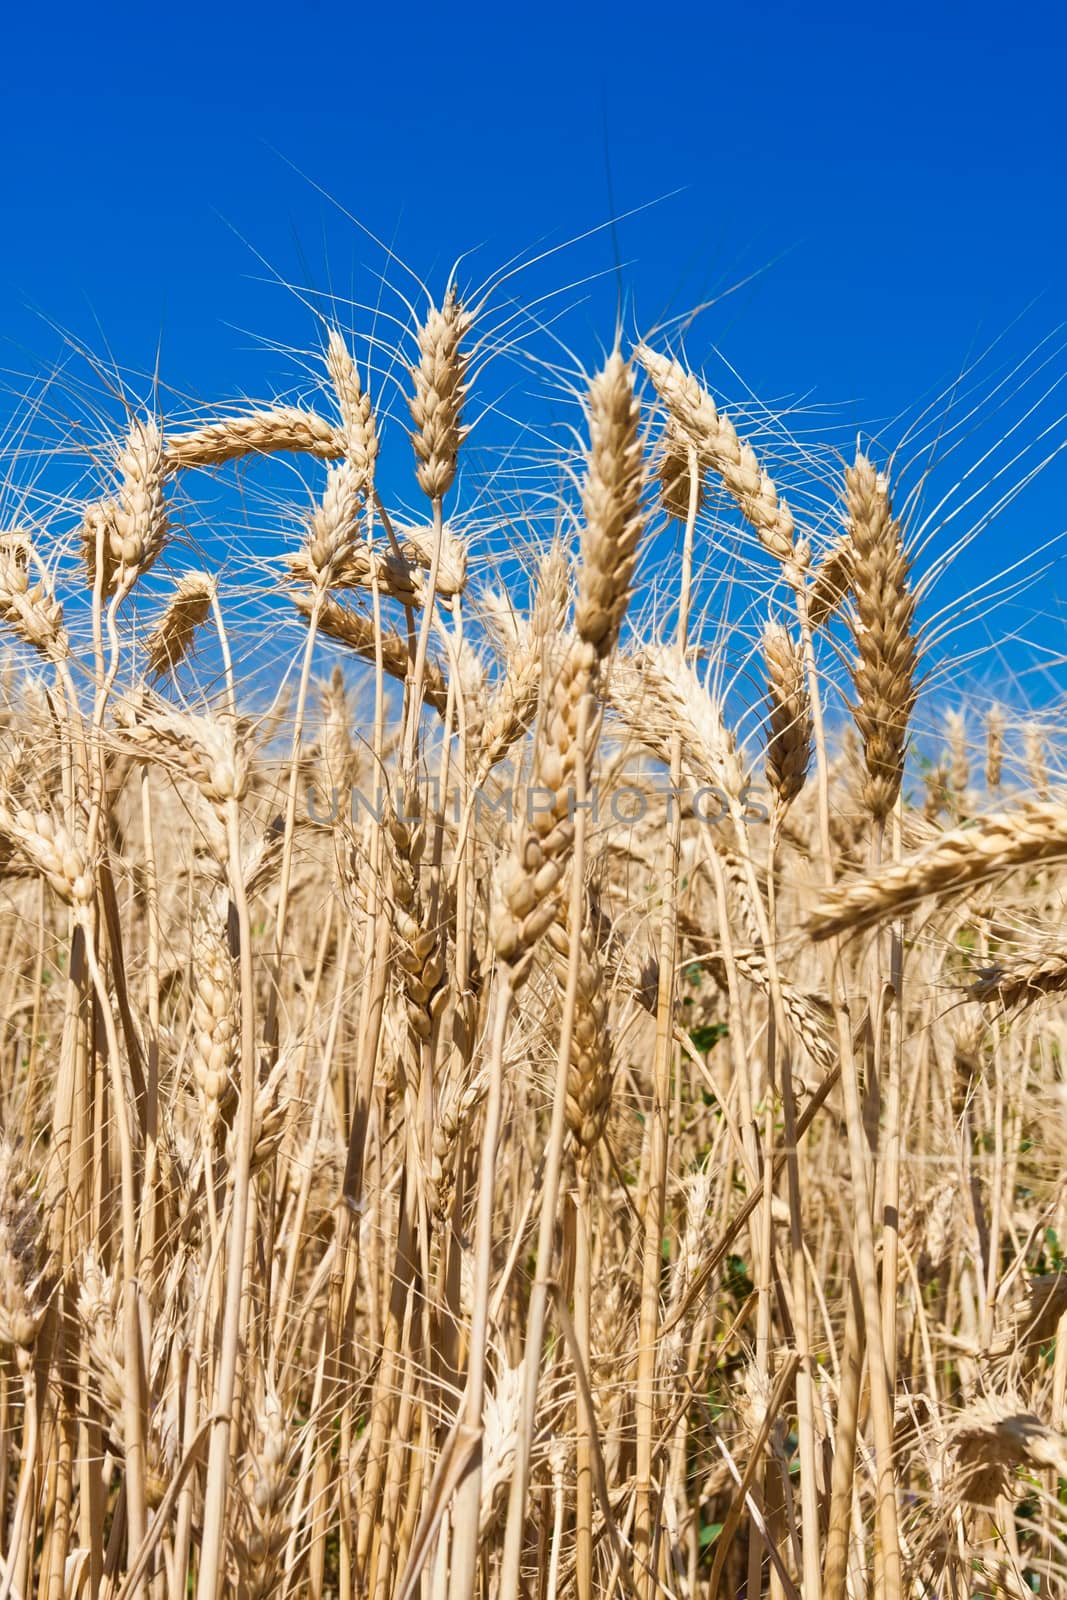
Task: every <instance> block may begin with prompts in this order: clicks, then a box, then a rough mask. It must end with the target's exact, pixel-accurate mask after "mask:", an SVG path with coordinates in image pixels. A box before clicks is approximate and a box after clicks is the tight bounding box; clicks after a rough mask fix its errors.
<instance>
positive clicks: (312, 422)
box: [163, 406, 346, 473]
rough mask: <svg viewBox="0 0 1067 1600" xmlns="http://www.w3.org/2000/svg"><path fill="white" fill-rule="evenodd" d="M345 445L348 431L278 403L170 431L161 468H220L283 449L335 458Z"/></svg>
mask: <svg viewBox="0 0 1067 1600" xmlns="http://www.w3.org/2000/svg"><path fill="white" fill-rule="evenodd" d="M345 446H346V439H345V437H344V435H343V434H341V433H340V432H339V431H338V430H337V429H336V428H335V427H333V426H332V424H331V423H329V422H326V421H325V420H324V418H322V417H317V416H316V415H315V413H314V412H312V411H301V410H299V409H298V408H297V407H295V406H274V407H272V408H271V409H269V410H266V411H252V412H249V413H248V415H247V416H243V417H223V418H221V419H220V420H219V421H218V422H205V423H204V425H203V426H202V427H200V428H192V429H190V430H189V432H187V433H176V434H172V435H171V436H170V438H168V439H167V441H166V444H165V446H164V449H163V469H164V471H165V472H167V473H171V472H178V471H183V470H184V471H188V470H191V469H193V468H196V467H221V466H224V465H225V463H226V462H227V461H237V460H239V459H240V458H241V457H242V456H270V455H278V454H282V453H292V454H294V455H311V456H318V457H320V458H321V459H323V460H326V461H335V460H336V459H337V458H338V457H339V456H343V455H344V454H345Z"/></svg>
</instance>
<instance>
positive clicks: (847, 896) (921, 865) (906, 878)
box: [807, 800, 1067, 939]
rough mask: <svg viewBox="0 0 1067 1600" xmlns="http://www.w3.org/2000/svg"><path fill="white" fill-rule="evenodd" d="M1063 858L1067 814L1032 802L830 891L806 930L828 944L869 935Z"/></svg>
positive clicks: (956, 830)
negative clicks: (902, 917) (931, 905)
mask: <svg viewBox="0 0 1067 1600" xmlns="http://www.w3.org/2000/svg"><path fill="white" fill-rule="evenodd" d="M1064 855H1067V807H1065V806H1062V805H1060V804H1058V803H1057V802H1055V801H1051V800H1031V801H1027V802H1026V803H1025V804H1024V805H1022V806H1020V807H1019V809H1018V810H1017V811H1008V812H1000V813H998V814H997V815H995V816H991V817H976V818H975V819H974V821H973V822H971V823H969V824H968V825H967V826H966V827H960V828H954V829H952V830H951V831H950V832H948V833H943V834H940V835H939V836H938V837H937V838H935V839H934V841H933V842H932V843H931V844H930V845H928V846H927V847H926V849H924V850H923V851H922V852H921V853H920V854H919V855H917V856H914V857H912V858H911V860H908V861H902V862H900V863H899V864H894V865H892V866H887V867H883V868H882V869H881V871H879V872H876V873H872V874H871V875H870V876H869V877H867V878H859V879H857V880H856V881H855V882H853V883H848V884H844V885H842V886H841V887H840V888H836V889H832V890H828V891H827V892H826V893H825V894H824V895H823V897H822V899H821V901H820V903H819V906H818V908H817V910H816V911H815V913H814V915H813V916H812V917H810V918H809V920H808V924H807V925H808V930H809V932H810V933H811V935H812V937H813V938H814V939H828V938H830V937H831V936H832V935H834V934H838V933H845V932H847V931H848V930H850V929H858V928H866V927H870V925H871V924H872V923H874V922H880V921H881V920H882V919H883V918H885V917H891V916H895V915H897V914H898V913H899V912H900V911H901V910H903V908H904V907H905V906H909V905H914V904H915V903H916V902H917V901H919V900H925V899H926V898H928V897H929V896H934V897H936V898H937V899H944V898H945V897H947V896H949V895H953V894H957V893H959V892H961V891H962V890H964V889H970V888H972V887H973V886H974V885H975V884H978V883H983V882H985V881H986V880H987V879H989V878H992V877H995V876H998V875H1000V874H1002V873H1005V872H1010V871H1011V870H1012V869H1013V868H1016V867H1026V866H1032V865H1035V864H1036V863H1037V862H1039V861H1055V860H1056V859H1058V858H1059V857H1062V856H1064Z"/></svg>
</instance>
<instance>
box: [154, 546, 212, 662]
mask: <svg viewBox="0 0 1067 1600" xmlns="http://www.w3.org/2000/svg"><path fill="white" fill-rule="evenodd" d="M214 597H215V580H214V578H212V577H209V576H208V574H207V573H206V572H186V573H183V574H182V576H181V577H180V578H179V579H178V581H177V583H176V584H175V585H174V591H173V593H172V594H171V597H170V599H169V601H168V602H167V606H166V610H165V611H164V612H163V614H162V616H161V617H160V618H159V620H158V622H157V623H156V624H155V626H154V627H153V629H152V631H151V633H150V634H149V635H148V637H147V639H146V640H145V670H146V671H147V672H148V673H150V674H151V675H152V676H153V677H161V676H163V675H164V674H165V673H170V672H174V671H175V670H176V669H177V667H178V665H179V664H180V662H181V661H183V660H184V658H185V656H186V655H187V654H188V652H189V650H190V649H191V647H192V643H193V639H194V637H195V635H196V630H197V629H198V628H199V627H200V626H201V625H202V624H203V623H204V622H205V621H206V619H207V617H208V615H209V613H210V611H211V603H212V601H213V599H214Z"/></svg>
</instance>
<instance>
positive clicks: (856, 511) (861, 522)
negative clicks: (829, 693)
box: [845, 454, 918, 823]
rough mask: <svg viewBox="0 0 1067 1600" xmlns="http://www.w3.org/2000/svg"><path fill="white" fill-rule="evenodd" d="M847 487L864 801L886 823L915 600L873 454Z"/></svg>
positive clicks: (907, 686)
mask: <svg viewBox="0 0 1067 1600" xmlns="http://www.w3.org/2000/svg"><path fill="white" fill-rule="evenodd" d="M845 485H846V491H847V497H848V512H849V523H850V531H851V535H852V544H853V548H854V551H855V557H854V561H853V566H852V592H853V595H854V596H855V601H856V618H855V622H854V626H853V637H854V638H855V642H856V650H857V654H858V659H857V660H856V662H855V664H854V666H853V668H852V682H853V686H854V688H855V691H856V696H857V701H856V704H855V706H853V708H852V710H853V715H854V717H855V719H856V726H857V727H858V728H859V731H860V735H861V737H862V739H863V751H864V758H865V760H866V763H867V782H866V784H865V786H864V795H863V797H864V803H865V804H866V806H867V808H868V810H869V811H870V813H871V816H872V817H873V818H874V820H875V821H876V822H879V823H880V822H883V821H884V820H885V818H886V817H887V816H888V815H889V812H890V811H891V810H892V808H893V805H894V802H895V801H896V798H897V795H898V793H899V792H900V781H901V778H902V776H903V773H904V753H905V749H906V747H907V736H908V722H909V720H910V718H911V713H912V710H913V708H914V705H915V699H916V693H917V691H916V687H915V667H916V662H917V659H918V653H917V648H916V642H915V636H914V633H913V622H914V617H915V597H914V595H913V594H912V592H911V589H910V587H909V585H908V574H909V571H910V562H909V561H908V558H907V556H906V555H905V553H904V547H903V542H902V539H901V533H900V527H899V524H898V523H896V522H895V521H894V520H893V514H892V510H891V508H890V504H889V495H888V492H887V489H886V487H885V484H884V483H883V482H882V481H881V480H880V479H879V477H878V474H877V473H876V472H875V470H874V467H873V466H872V464H871V463H870V461H868V460H867V458H866V456H864V455H862V454H857V456H856V461H855V465H854V466H852V467H848V468H846V471H845Z"/></svg>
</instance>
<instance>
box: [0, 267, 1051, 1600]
mask: <svg viewBox="0 0 1067 1600" xmlns="http://www.w3.org/2000/svg"><path fill="white" fill-rule="evenodd" d="M491 324H492V313H491V308H488V309H487V303H486V300H485V298H484V297H479V295H477V294H474V293H472V294H469V295H464V294H462V293H461V292H460V289H459V286H458V285H457V284H456V283H454V282H452V283H449V284H448V286H447V288H446V292H445V293H444V294H443V295H442V296H441V297H440V298H439V300H438V301H436V302H435V301H433V300H428V301H427V303H425V304H424V306H423V308H422V310H421V312H420V313H419V314H418V317H417V321H416V322H415V323H414V324H413V325H412V326H411V328H410V331H409V335H408V337H407V340H406V342H403V341H401V342H399V343H398V345H397V348H396V349H395V350H391V351H389V352H387V354H386V355H383V351H382V349H381V348H380V345H374V346H367V347H363V346H362V345H361V343H360V342H359V341H358V340H355V341H353V340H352V339H351V338H350V337H349V335H348V334H347V333H346V332H345V331H344V330H343V329H342V328H341V327H340V326H324V328H323V330H322V336H321V340H320V344H319V347H318V348H317V349H316V350H315V351H314V352H313V353H312V361H313V362H314V364H315V370H316V372H317V374H318V377H317V380H316V381H317V388H316V389H315V390H314V392H313V393H311V394H305V395H304V397H303V398H302V399H301V401H300V403H299V404H291V403H289V402H288V401H284V400H278V401H277V402H276V403H266V404H263V405H258V406H251V405H249V406H248V407H247V408H245V409H243V410H242V409H239V408H234V407H219V408H218V409H217V410H215V411H206V412H205V413H204V414H203V415H189V414H182V415H180V417H179V418H178V419H177V420H174V419H172V418H171V417H169V416H168V414H167V407H166V406H165V405H163V404H162V403H156V404H152V405H145V404H143V403H139V404H134V403H133V402H131V404H130V408H129V414H128V415H127V416H126V417H125V418H124V419H123V420H121V421H119V422H117V423H116V425H115V427H114V429H113V436H112V437H110V438H109V439H108V440H106V441H102V442H101V443H100V444H99V447H95V448H94V449H93V450H92V451H91V456H90V459H89V460H87V461H86V462H84V463H81V464H79V465H78V467H77V468H76V470H75V471H73V472H72V474H71V482H72V484H73V487H71V486H70V485H68V486H64V485H62V484H58V485H57V486H56V487H55V488H54V489H53V488H51V487H48V488H47V489H44V490H41V492H39V493H37V494H35V495H26V496H20V495H19V494H18V493H16V492H15V488H14V483H15V479H14V478H13V479H12V487H11V489H10V491H9V492H5V495H4V497H3V498H2V500H0V626H2V628H3V630H4V634H5V644H6V648H7V652H8V653H7V656H6V658H5V661H6V664H5V667H4V671H3V675H2V681H0V877H2V898H0V946H2V949H3V963H2V969H0V995H2V1018H3V1033H2V1050H0V1120H2V1133H0V1428H2V1450H0V1600H8V1597H9V1596H10V1597H17V1600H28V1597H29V1596H31V1595H35V1596H40V1597H47V1600H88V1597H96V1596H107V1597H110V1600H120V1597H121V1600H133V1597H142V1600H148V1597H151V1600H186V1597H188V1596H194V1595H195V1597H196V1600H219V1597H220V1596H222V1595H224V1594H229V1593H234V1594H236V1595H238V1596H243V1597H247V1600H258V1597H266V1596H274V1595H277V1596H282V1597H284V1596H290V1597H294V1600H295V1597H304V1596H312V1597H316V1600H317V1597H321V1596H331V1597H332V1596H339V1597H342V1600H355V1597H359V1600H413V1597H415V1596H419V1597H420V1600H474V1597H475V1596H478V1597H480V1600H520V1597H522V1600H564V1597H568V1596H571V1595H573V1596H574V1597H576V1600H614V1597H616V1596H617V1597H619V1600H624V1597H629V1600H675V1597H686V1600H688V1597H692V1600H705V1597H706V1600H715V1597H734V1596H741V1595H744V1596H747V1597H748V1600H756V1597H758V1596H763V1595H767V1596H771V1597H774V1600H787V1597H795V1596H802V1597H803V1600H819V1597H824V1600H844V1597H845V1596H848V1597H849V1600H861V1597H864V1596H867V1595H871V1596H876V1597H878V1600H901V1597H903V1596H908V1597H912V1596H914V1597H916V1600H919V1597H922V1600H934V1597H938V1600H940V1597H943V1596H944V1597H948V1596H954V1597H960V1600H962V1597H964V1596H971V1595H975V1596H977V1595H983V1596H984V1595H994V1594H996V1595H1001V1594H1004V1595H1014V1596H1023V1595H1029V1594H1032V1593H1040V1594H1043V1595H1047V1596H1053V1595H1067V1436H1065V1431H1064V1430H1065V1428H1067V1404H1065V1401H1067V1262H1065V1258H1064V1253H1063V1252H1064V1249H1065V1248H1067V1245H1065V1241H1067V1180H1065V1172H1064V1164H1063V1151H1064V1148H1065V1147H1067V1081H1065V1077H1064V1072H1065V1068H1064V1049H1065V1044H1067V954H1065V953H1064V938H1063V932H1062V915H1063V911H1062V908H1063V898H1064V892H1065V889H1067V878H1065V865H1064V863H1065V860H1067V795H1062V794H1059V793H1057V790H1056V786H1055V780H1054V776H1053V774H1054V770H1055V761H1054V756H1055V740H1054V729H1053V728H1051V727H1050V726H1047V725H1046V726H1042V727H1040V728H1039V727H1037V725H1036V724H1035V725H1034V726H1033V727H1030V726H1028V725H1027V723H1026V719H1025V718H1023V719H1022V720H1020V719H1018V718H1016V717H1014V715H1013V714H1010V713H1008V712H1006V711H1005V710H1004V709H1001V708H1000V707H991V708H990V709H989V714H988V717H987V720H986V726H985V727H984V728H980V727H979V725H978V720H977V717H976V714H975V709H974V707H973V705H972V706H968V707H964V708H962V709H961V708H958V707H955V706H953V707H951V708H950V714H949V715H948V717H947V718H946V719H945V723H944V726H945V728H946V729H947V739H946V744H945V749H944V751H943V752H941V753H940V754H939V757H938V761H937V762H931V763H929V764H928V766H927V770H926V774H925V776H926V783H925V786H924V785H923V784H922V783H921V782H920V781H919V773H918V768H917V766H915V765H914V759H913V758H914V753H915V742H916V717H917V715H918V709H917V708H921V706H922V703H923V700H922V697H923V694H924V693H925V692H926V689H925V680H924V670H925V668H924V663H925V660H926V654H925V652H926V644H927V640H926V634H925V633H924V625H925V620H926V619H925V618H924V593H925V590H924V568H923V562H924V557H925V553H926V549H927V546H928V543H929V541H927V542H926V544H924V542H923V540H921V539H918V538H917V537H916V536H915V532H914V518H913V516H912V505H911V500H910V498H909V497H908V496H907V495H902V496H901V497H900V499H901V504H900V505H899V506H898V497H897V495H896V485H895V481H894V473H895V464H894V462H893V461H892V460H890V459H887V458H886V456H885V454H884V452H882V451H881V450H880V449H879V448H878V447H877V445H876V444H874V443H871V444H869V445H864V446H863V447H862V448H860V449H859V450H857V451H854V453H853V454H852V455H851V456H850V457H849V459H848V460H846V461H840V460H837V459H836V458H832V457H829V456H827V457H826V458H823V457H816V456H815V455H814V454H813V453H812V452H811V451H800V450H797V451H795V452H793V453H792V454H790V452H789V451H788V449H787V448H785V446H784V445H783V443H782V440H783V438H784V437H785V430H784V428H783V429H782V430H779V431H778V432H775V430H773V429H771V430H767V429H766V428H764V429H762V430H753V428H751V427H750V426H749V425H748V423H747V422H746V421H745V420H744V414H743V413H739V412H736V411H734V410H732V409H731V407H730V406H729V404H728V403H727V402H726V401H723V403H722V404H721V405H720V404H719V403H718V402H717V400H716V399H715V398H713V396H712V394H711V393H710V391H709V388H708V387H707V386H706V384H705V383H704V382H703V381H702V379H701V377H700V376H699V375H698V374H696V373H694V372H693V371H691V370H690V369H689V367H688V365H687V364H686V362H685V360H684V358H683V355H682V353H681V352H680V350H678V349H676V348H668V346H667V343H666V342H665V341H657V340H656V339H655V338H651V337H650V338H649V339H648V340H647V342H646V341H644V340H641V341H635V342H633V343H631V344H627V343H626V342H625V341H622V340H619V341H617V342H616V343H615V345H614V347H613V348H611V349H610V352H609V353H608V354H607V355H606V356H605V357H604V358H603V359H602V361H601V363H600V364H599V367H598V369H597V370H596V371H595V372H594V373H593V374H592V376H590V377H587V378H584V379H582V380H581V381H580V382H577V383H576V384H575V387H574V390H573V394H572V399H573V402H574V406H575V410H574V414H573V416H572V419H571V420H572V421H573V423H574V428H573V429H572V430H571V431H569V432H568V433H567V434H566V435H563V434H562V433H558V432H557V433H554V434H552V435H551V438H552V439H553V440H554V441H555V442H553V443H552V444H551V445H550V446H549V447H548V448H547V449H546V451H545V453H544V454H543V455H542V456H541V457H540V458H539V459H538V462H537V470H536V471H534V470H532V469H531V468H530V467H529V465H528V463H527V461H526V459H525V458H523V465H522V469H521V470H519V471H517V472H516V474H515V478H514V482H512V483H509V485H508V488H507V492H506V495H505V491H504V489H503V488H501V487H500V482H501V478H500V472H499V470H497V471H495V472H490V473H489V474H488V476H487V481H483V482H481V484H480V485H479V479H478V468H477V461H476V457H475V455H474V452H475V449H476V445H477V438H476V435H477V421H476V419H477V414H478V407H477V399H478V389H479V381H480V375H481V373H482V371H483V368H484V363H485V361H486V359H487V358H488V356H489V355H491V354H492V353H493V351H494V348H495V343H494V342H495V340H496V338H497V335H496V333H495V331H494V329H493V327H492V325H491ZM383 373H388V377H389V382H390V383H392V384H393V385H394V386H395V385H397V384H399V388H400V391H402V395H403V399H404V401H405V402H406V405H405V410H404V414H402V415H399V416H394V415H393V414H392V413H393V412H398V411H399V406H397V405H395V404H394V405H392V406H390V404H389V403H388V402H387V397H386V399H385V400H383V392H384V391H385V389H386V382H385V378H384V377H383V376H382V374H383ZM743 435H744V437H743ZM764 444H766V445H767V446H768V453H767V455H766V457H765V456H764V454H763V448H762V447H763V445H764ZM468 457H470V460H471V465H470V470H469V473H468V470H467V465H466V463H467V460H468ZM279 461H281V462H286V463H289V464H290V466H291V467H292V469H293V471H292V473H291V474H290V475H289V476H286V477H284V478H282V479H279V478H278V477H277V475H275V476H274V477H271V476H270V475H271V473H272V472H275V470H276V468H277V466H278V463H279ZM827 463H829V465H827ZM257 475H260V476H262V477H263V478H264V479H267V478H270V483H271V488H270V490H269V497H268V498H267V500H266V501H265V503H266V504H267V505H268V506H270V507H271V508H272V510H273V511H274V512H275V513H276V514H277V515H278V518H279V522H278V525H279V526H286V527H290V528H292V529H293V530H294V531H293V533H292V536H291V537H288V543H287V548H286V549H285V551H284V553H283V558H282V559H280V560H277V561H275V560H272V559H267V558H263V559H259V560H257V559H256V558H254V557H253V556H252V555H251V553H250V549H249V546H248V545H244V544H242V542H241V540H240V539H238V538H235V537H234V536H233V533H232V527H231V526H230V525H229V524H227V525H226V526H225V527H222V528H220V529H218V530H217V531H216V533H215V535H214V537H213V538H210V539H205V538H201V539H200V540H199V548H198V549H196V551H195V564H194V563H193V561H192V559H191V558H190V543H191V541H190V539H189V537H188V535H187V533H186V531H185V530H186V525H187V521H188V519H189V517H190V515H191V509H190V508H192V507H194V506H196V505H197V504H201V505H202V506H204V507H205V508H206V509H205V510H204V512H203V515H204V516H205V517H209V516H210V507H211V504H212V503H213V497H215V496H216V494H217V493H218V494H221V493H222V492H223V490H224V488H225V486H226V485H231V486H232V485H233V484H234V483H235V482H238V481H239V482H240V484H241V485H242V487H243V489H244V491H245V492H246V493H247V492H251V491H250V489H249V486H254V485H255V483H256V481H257ZM52 477H54V472H53V474H52ZM52 477H49V479H48V483H49V484H51V482H52ZM279 482H281V483H283V484H285V485H292V484H296V485H297V488H296V489H295V490H291V489H290V488H284V489H279V488H278V484H279ZM400 482H404V483H405V484H406V485H407V487H408V491H409V492H410V495H411V497H412V498H413V499H414V501H415V503H416V509H415V511H414V512H413V511H412V510H411V509H410V506H409V507H408V509H406V510H405V509H403V506H402V495H401V494H400V493H399V492H398V491H397V490H396V485H397V484H398V483H400ZM87 485H88V487H87ZM301 486H303V487H304V488H306V489H307V491H308V492H307V494H306V497H305V498H304V499H301V494H302V487H301ZM495 492H499V495H500V501H499V504H500V508H501V509H500V514H499V517H496V516H495V513H494V506H495V504H496V503H497V502H495V501H494V493H495ZM286 497H287V498H286ZM283 499H284V500H285V503H286V510H285V513H284V516H283V515H282V501H283ZM505 501H506V504H505ZM468 507H471V508H472V509H468ZM505 553H507V555H508V559H505ZM728 569H729V572H730V574H731V575H730V577H729V590H730V593H731V595H733V596H734V597H736V595H737V593H738V592H739V590H740V591H741V592H742V593H747V594H748V595H749V596H750V597H751V614H752V615H753V616H755V621H754V623H753V624H752V626H751V627H747V628H746V627H745V626H741V625H739V626H736V627H733V628H732V629H727V628H726V627H724V626H723V625H722V623H721V619H720V618H717V617H716V614H715V610H714V604H715V599H716V596H718V595H721V593H722V587H721V585H720V584H719V579H720V577H722V575H723V574H725V573H726V572H727V570H728ZM665 573H667V574H668V576H667V577H666V578H664V574H665ZM723 581H724V582H725V581H726V580H725V579H724V580H723ZM651 583H656V584H658V585H659V587H658V589H657V602H656V604H649V603H647V594H648V585H649V584H651ZM746 586H747V589H746ZM757 612H758V616H756V613H757ZM265 631H268V632H270V634H271V646H270V652H269V653H270V655H271V661H270V663H269V664H268V665H266V666H264V665H262V662H261V663H260V665H259V666H257V668H256V672H255V673H254V674H253V673H252V672H251V671H250V670H247V669H246V662H247V661H248V660H252V659H255V660H260V657H255V656H249V655H248V654H247V649H248V646H249V640H250V635H251V636H255V635H258V636H259V637H258V640H255V641H254V642H255V643H257V644H260V645H261V644H262V636H263V634H264V632H265ZM261 654H262V652H261ZM283 668H284V670H283ZM283 678H284V679H285V683H284V685H283V681H282V680H283ZM265 707H266V709H265ZM1016 767H1018V768H1019V769H1020V770H1023V769H1025V772H1026V774H1027V776H1026V777H1025V778H1024V779H1018V778H1017V777H1016V776H1015V775H1014V773H1015V768H1016ZM983 774H984V776H982V777H981V781H979V776H980V775H983ZM708 796H714V797H715V805H714V807H713V808H712V809H711V810H709V809H708V806H707V797H708Z"/></svg>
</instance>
